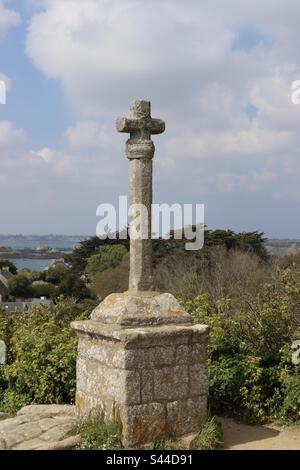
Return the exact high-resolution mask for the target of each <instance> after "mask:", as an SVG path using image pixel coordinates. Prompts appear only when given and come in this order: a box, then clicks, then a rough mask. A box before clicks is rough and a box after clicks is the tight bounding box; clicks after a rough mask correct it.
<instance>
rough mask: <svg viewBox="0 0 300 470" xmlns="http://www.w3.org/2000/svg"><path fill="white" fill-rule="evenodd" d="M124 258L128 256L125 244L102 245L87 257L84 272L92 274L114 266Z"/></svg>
mask: <svg viewBox="0 0 300 470" xmlns="http://www.w3.org/2000/svg"><path fill="white" fill-rule="evenodd" d="M124 258H128V250H127V249H126V247H125V246H123V245H111V246H109V245H108V246H102V247H100V248H98V250H97V251H96V253H95V254H94V255H92V256H91V257H90V258H89V259H88V261H87V265H86V268H85V273H86V274H88V275H91V276H94V275H95V274H96V273H99V272H103V271H105V270H107V269H111V268H116V267H117V266H119V265H120V264H121V262H122V261H123V259H124Z"/></svg>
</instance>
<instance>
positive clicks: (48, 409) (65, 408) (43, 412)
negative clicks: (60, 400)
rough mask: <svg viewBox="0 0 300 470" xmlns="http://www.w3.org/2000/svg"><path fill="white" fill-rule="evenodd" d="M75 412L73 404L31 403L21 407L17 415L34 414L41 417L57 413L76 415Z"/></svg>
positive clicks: (60, 414)
mask: <svg viewBox="0 0 300 470" xmlns="http://www.w3.org/2000/svg"><path fill="white" fill-rule="evenodd" d="M74 413H75V408H74V406H72V405H29V406H24V407H23V408H21V409H20V411H18V413H17V416H25V415H28V414H34V415H35V416H39V417H48V416H55V415H59V416H62V415H68V416H74ZM25 419H26V418H25Z"/></svg>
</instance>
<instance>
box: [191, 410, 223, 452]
mask: <svg viewBox="0 0 300 470" xmlns="http://www.w3.org/2000/svg"><path fill="white" fill-rule="evenodd" d="M221 447H222V428H221V425H220V423H219V422H218V421H217V419H216V418H215V417H214V416H212V417H210V418H208V420H207V421H206V423H205V424H204V426H203V428H202V429H201V431H200V432H199V434H198V435H197V436H196V437H195V439H194V440H193V441H192V443H191V449H194V450H216V449H220V448H221Z"/></svg>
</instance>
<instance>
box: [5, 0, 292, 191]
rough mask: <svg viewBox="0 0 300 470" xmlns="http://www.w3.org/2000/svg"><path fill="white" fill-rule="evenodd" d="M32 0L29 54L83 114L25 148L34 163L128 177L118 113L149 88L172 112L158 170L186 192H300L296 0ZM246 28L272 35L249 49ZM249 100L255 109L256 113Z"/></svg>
mask: <svg viewBox="0 0 300 470" xmlns="http://www.w3.org/2000/svg"><path fill="white" fill-rule="evenodd" d="M0 3H1V0H0ZM29 3H30V4H31V7H32V8H33V11H32V17H31V20H30V22H29V28H28V32H27V38H26V52H27V55H28V56H29V57H30V59H31V60H32V62H33V64H34V65H35V67H36V68H37V69H38V70H40V71H41V72H42V73H43V74H44V75H45V76H46V77H47V78H54V79H56V80H57V81H58V82H59V83H60V85H61V87H62V90H63V92H64V96H65V97H66V98H67V100H68V103H69V105H70V108H71V110H72V112H73V119H74V124H73V126H72V127H70V128H69V129H67V130H65V131H64V132H65V133H64V145H63V146H61V148H54V145H53V146H51V148H48V147H45V148H42V149H39V150H34V151H32V152H28V153H27V154H26V155H27V157H26V158H27V159H28V162H29V165H31V166H32V172H33V173H34V172H36V174H42V175H47V178H48V179H50V180H51V178H54V179H55V178H58V179H61V180H64V181H69V182H70V181H72V182H74V184H75V183H76V185H81V187H82V186H83V185H84V182H85V181H86V182H88V183H87V184H88V185H89V186H90V187H95V188H96V187H97V184H99V182H100V181H101V186H105V187H108V186H109V185H115V186H117V187H118V185H125V186H127V173H126V172H125V171H124V169H126V168H127V162H126V159H125V157H124V141H125V139H126V136H124V135H119V136H118V135H117V133H116V131H115V123H114V121H115V118H116V117H117V115H119V114H120V113H122V114H125V113H127V112H128V111H127V110H128V104H129V101H131V100H132V99H134V98H146V99H147V98H149V99H151V101H152V104H153V115H154V116H155V117H158V118H162V119H165V120H166V123H167V130H166V134H164V135H163V136H157V137H155V139H154V140H155V143H156V147H157V154H156V160H155V164H156V168H158V169H159V171H158V172H157V176H156V177H157V178H158V179H160V180H162V181H163V182H164V184H165V186H166V187H169V186H168V185H170V184H171V183H170V182H175V181H176V187H178V188H180V191H181V194H179V193H178V194H177V196H178V197H180V199H182V197H183V196H184V195H187V194H188V195H190V194H191V192H189V191H192V190H193V191H194V193H193V194H194V195H196V196H195V197H198V194H199V191H200V192H201V195H202V196H203V195H204V196H207V195H208V194H211V193H212V192H213V191H215V192H219V193H223V192H224V193H233V194H237V195H239V194H242V193H244V192H247V191H248V192H250V193H253V192H255V191H257V192H259V191H264V190H266V191H269V190H270V191H273V193H274V194H275V193H278V194H279V193H280V191H281V192H282V189H280V188H279V187H278V186H280V184H285V185H286V186H291V187H290V191H291V193H292V192H293V189H292V187H294V186H295V185H296V184H297V183H296V182H295V181H294V179H293V176H294V174H295V172H296V171H299V155H298V150H297V149H298V148H300V135H299V132H298V128H299V117H300V106H295V105H293V104H292V103H291V99H290V94H291V90H290V85H291V83H292V81H293V80H295V79H300V50H299V47H298V43H299V41H298V38H299V32H298V31H299V26H298V20H299V16H300V3H299V1H298V0H266V2H261V1H260V0H245V1H243V2H242V1H240V0H227V1H226V2H224V0H207V1H203V2H199V0H188V1H186V2H182V1H181V0H163V1H161V0H152V1H151V2H146V1H145V0H85V1H84V2H83V1H82V2H80V1H78V0H30V1H29ZM248 27H250V28H252V29H253V30H255V31H257V32H258V34H259V37H262V38H263V40H261V41H258V42H257V45H255V47H253V48H250V50H249V49H248V48H247V47H246V46H245V45H244V44H243V39H242V38H243V35H242V34H241V32H243V30H244V29H245V28H246V29H247V28H248ZM237 43H238V44H239V47H238V48H235V47H234V45H236V44H237ZM249 105H251V106H253V107H255V108H256V109H257V114H256V115H254V116H249V115H248V114H247V111H246V110H247V107H248V106H249ZM62 132H63V130H62ZM52 147H53V148H52ZM25 173H26V172H25ZM199 175H201V178H202V179H201V186H198V185H197V178H198V177H199ZM177 183H178V184H177ZM191 188H192V189H191ZM199 188H200V189H199ZM166 192H167V190H166ZM202 196H201V197H202Z"/></svg>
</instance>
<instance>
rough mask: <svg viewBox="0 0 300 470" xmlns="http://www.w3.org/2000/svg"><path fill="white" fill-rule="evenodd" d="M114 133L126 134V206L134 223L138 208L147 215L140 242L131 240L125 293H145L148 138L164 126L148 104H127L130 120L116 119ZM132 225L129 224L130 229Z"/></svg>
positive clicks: (149, 283)
mask: <svg viewBox="0 0 300 470" xmlns="http://www.w3.org/2000/svg"><path fill="white" fill-rule="evenodd" d="M116 127H117V130H118V132H126V133H129V134H130V138H129V139H128V141H127V142H126V155H127V157H128V158H129V160H130V204H131V208H132V209H133V211H134V212H133V213H131V217H132V218H133V219H135V217H136V215H137V212H138V211H139V210H140V207H141V206H143V207H144V208H145V209H146V211H147V213H146V214H144V217H142V219H141V225H143V226H144V227H143V228H141V230H142V232H143V233H144V231H145V232H146V236H145V235H144V236H143V237H142V239H136V238H135V237H133V236H132V237H131V241H130V275H129V289H130V290H136V291H147V290H152V289H153V277H152V240H151V234H152V229H151V204H152V158H153V156H154V151H155V146H154V144H153V142H152V140H151V134H161V133H163V132H164V131H165V123H164V122H163V121H161V120H159V119H152V117H151V104H150V102H149V101H143V100H136V101H134V102H133V103H131V106H130V117H129V118H118V120H117V126H116ZM132 227H133V223H132V222H131V223H130V228H131V229H132Z"/></svg>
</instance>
